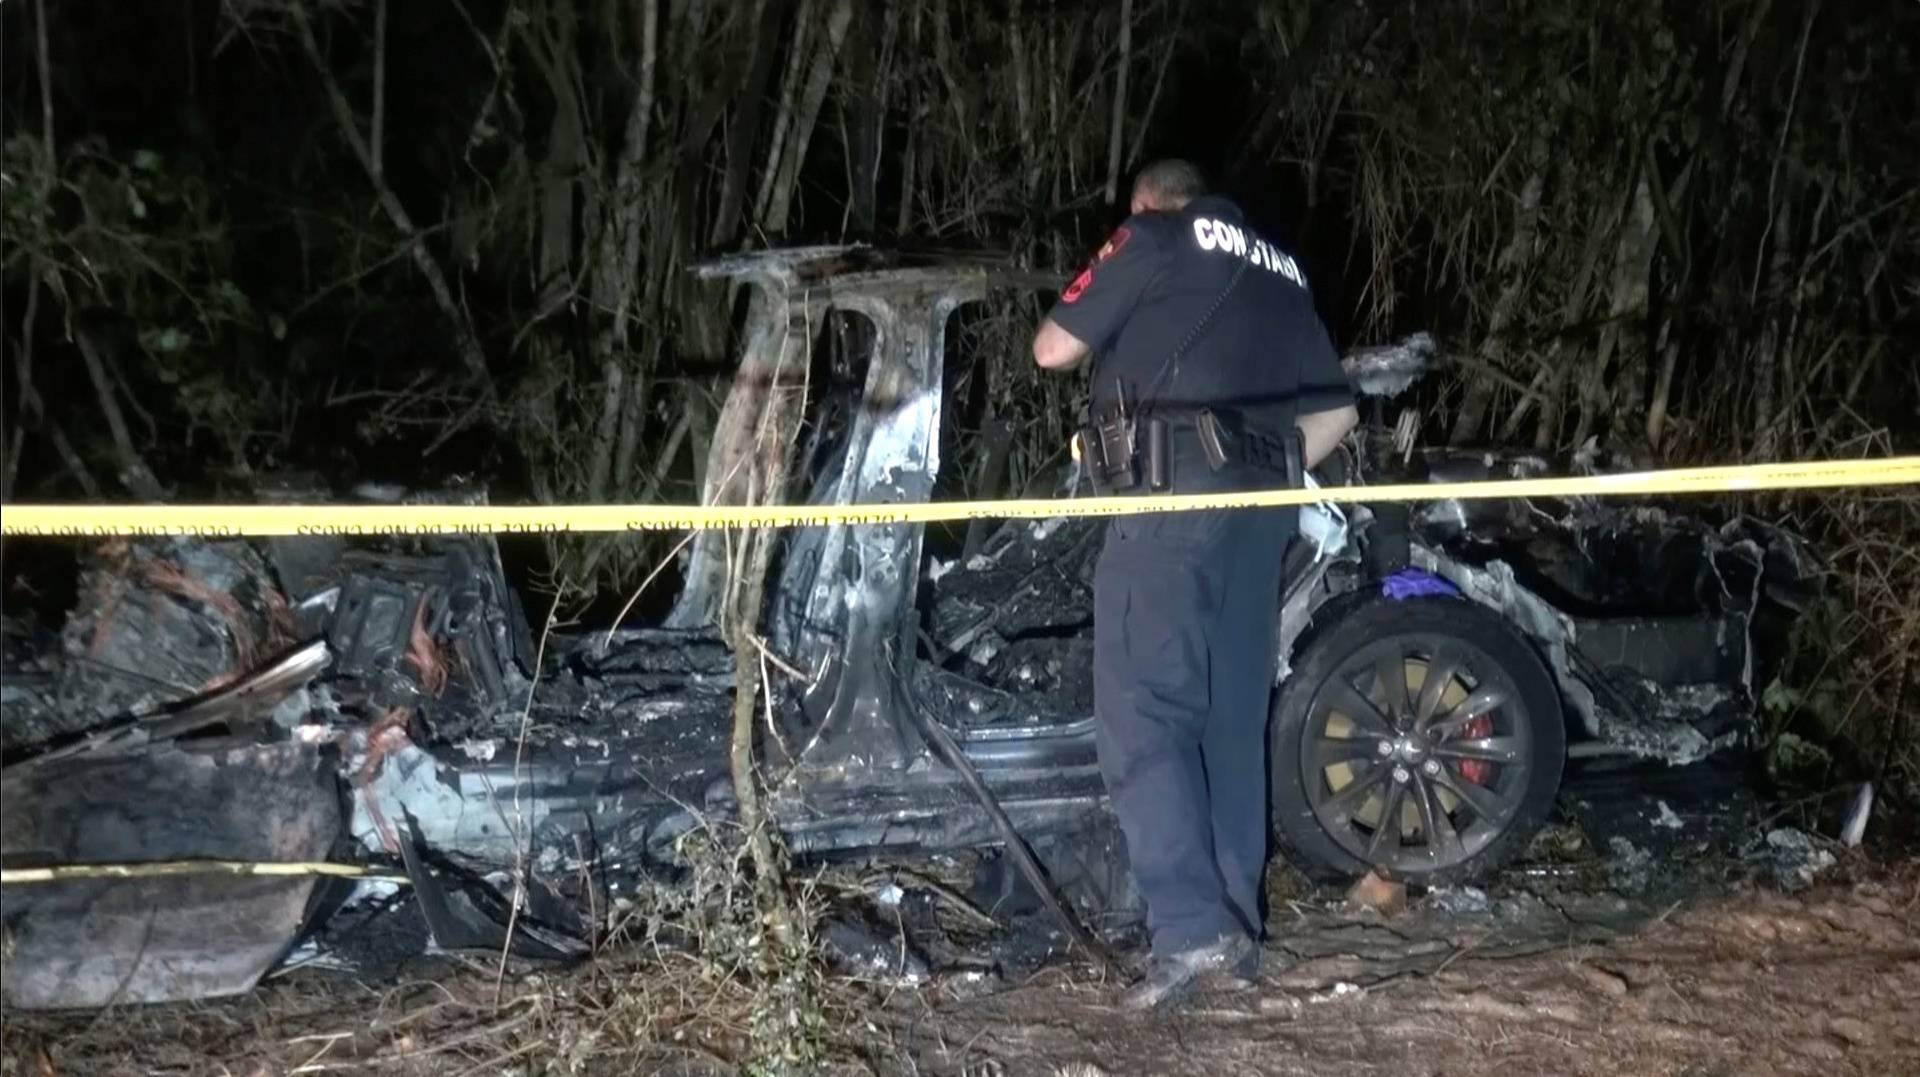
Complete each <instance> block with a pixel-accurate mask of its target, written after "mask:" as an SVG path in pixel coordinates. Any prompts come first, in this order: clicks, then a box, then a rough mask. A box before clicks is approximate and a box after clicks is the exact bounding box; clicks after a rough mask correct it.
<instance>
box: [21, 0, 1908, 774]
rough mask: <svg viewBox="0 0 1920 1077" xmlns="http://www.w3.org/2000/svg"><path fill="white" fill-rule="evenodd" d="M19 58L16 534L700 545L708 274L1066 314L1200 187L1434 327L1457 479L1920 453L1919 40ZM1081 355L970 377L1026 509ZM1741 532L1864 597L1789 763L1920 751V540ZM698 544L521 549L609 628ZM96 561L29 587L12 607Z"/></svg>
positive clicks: (652, 27)
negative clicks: (848, 273)
mask: <svg viewBox="0 0 1920 1077" xmlns="http://www.w3.org/2000/svg"><path fill="white" fill-rule="evenodd" d="M43 18H44V23H43V22H42V19H43ZM0 35H3V36H4V41H3V42H0V51H3V55H0V63H3V64H4V68H3V69H0V92H4V99H5V100H4V122H5V124H6V137H5V158H4V176H0V199H3V205H4V224H5V235H4V242H5V247H4V252H3V254H0V257H3V262H0V264H3V265H4V280H3V281H0V288H3V289H4V294H3V296H0V299H3V300H4V311H3V312H0V348H4V352H5V360H4V366H5V369H4V371H0V391H4V394H5V396H4V405H0V421H4V424H5V425H4V436H3V438H0V440H3V442H4V444H3V445H0V449H3V450H4V452H5V459H4V465H3V470H0V498H4V499H5V500H9V501H15V500H33V501H51V500H78V499H84V500H129V501H131V500H151V499H175V500H191V499H198V498H213V497H238V498H242V499H244V498H247V497H249V496H251V493H250V492H251V491H253V490H255V489H256V488H257V484H258V483H259V481H260V480H261V478H262V477H263V476H265V475H269V474H273V473H278V472H284V471H304V472H308V473H311V474H312V475H314V476H315V477H317V479H318V480H319V481H321V482H322V483H324V484H327V485H330V486H332V487H333V488H335V489H336V490H338V489H344V488H345V487H346V486H348V485H349V484H351V483H354V482H360V481H370V480H377V481H390V482H403V483H417V482H426V483H433V482H440V481H443V480H446V479H448V478H449V477H453V476H464V477H469V478H472V479H475V480H478V481H481V482H484V483H486V484H487V485H488V486H489V488H490V491H491V494H492V496H493V497H494V498H495V499H496V500H498V501H502V502H513V501H589V500H590V501H608V500H612V501H649V500H654V501H661V500H664V501H677V502H685V501H692V500H694V499H695V498H697V496H698V487H697V481H698V478H699V465H698V461H699V460H700V459H702V458H703V457H704V455H705V451H706V444H707V439H709V438H710V437H711V432H712V429H713V417H714V415H715V413H716V411H717V409H718V406H719V403H720V401H721V400H722V399H723V398H724V396H725V393H726V391H727V387H728V383H729V375H730V359H729V356H730V354H731V350H730V349H731V347H732V344H733V340H732V339H731V337H730V332H731V331H732V329H733V328H734V327H735V326H736V325H737V321H738V310H737V306H730V305H729V303H728V302H727V296H726V295H725V293H724V292H723V291H721V290H717V289H714V288H711V287H708V286H705V285H700V284H697V283H696V282H694V281H693V280H692V279H691V277H690V275H689V274H687V273H685V272H684V267H685V266H686V264H687V263H688V262H689V261H691V260H692V259H694V258H696V257H698V256H699V255H700V254H703V253H708V252H713V251H719V250H734V249H741V248H746V247H755V246H762V245H769V244H778V243H789V242H820V241H827V242H837V241H841V240H850V239H860V240H867V241H871V242H875V243H879V244H901V245H911V246H928V247H955V248H963V249H984V250H994V251H1001V252H1006V253H1008V254H1009V255H1011V256H1013V257H1016V258H1020V259H1024V260H1027V261H1029V262H1031V263H1033V264H1037V265H1043V266H1048V267H1051V268H1053V269H1057V270H1065V269H1067V268H1069V267H1072V266H1074V265H1076V264H1078V263H1079V262H1080V261H1082V260H1083V259H1085V258H1086V257H1087V256H1088V254H1089V253H1090V252H1091V251H1092V250H1093V249H1094V248H1096V247H1097V246H1098V244H1099V242H1100V240H1101V239H1102V238H1103V236H1104V234H1105V232H1106V230H1107V229H1109V228H1110V227H1111V226H1112V225H1113V224H1115V223H1117V221H1118V220H1119V218H1120V216H1121V215H1122V211H1121V207H1120V206H1119V205H1116V204H1115V203H1114V202H1113V201H1110V200H1109V199H1108V198H1107V197H1105V195H1104V191H1103V188H1104V186H1105V185H1106V183H1107V182H1108V179H1109V175H1110V174H1114V175H1116V176H1117V179H1118V189H1119V191H1120V192H1121V194H1120V198H1119V201H1120V202H1121V203H1124V192H1125V187H1126V182H1127V179H1128V177H1129V176H1130V175H1131V172H1132V170H1133V169H1134V168H1135V167H1137V166H1138V165H1139V164H1141V163H1144V162H1145V161H1146V160H1148V159H1151V158H1153V157H1156V156H1161V155H1167V154H1179V155H1187V156H1191V157H1193V158H1194V159H1195V160H1197V161H1198V162H1199V163H1201V164H1202V165H1203V166H1205V167H1207V168H1209V169H1210V170H1212V171H1213V173H1214V174H1215V175H1216V177H1217V178H1218V179H1219V181H1220V183H1221V185H1222V186H1223V187H1225V188H1226V190H1227V191H1228V192H1229V193H1231V194H1233V195H1235V196H1236V197H1238V198H1240V199H1241V200H1242V201H1243V202H1244V203H1245V204H1246V205H1247V206H1248V208H1249V210H1250V211H1251V212H1252V214H1253V215H1254V217H1255V218H1256V220H1258V221H1259V222H1261V223H1262V224H1263V226H1264V227H1265V228H1266V229H1267V230H1268V232H1269V234H1271V235H1273V236H1275V237H1277V238H1279V239H1281V240H1282V241H1284V242H1286V243H1288V244H1290V245H1292V246H1294V247H1295V248H1296V249H1297V250H1298V251H1299V252H1300V254H1301V257H1302V260H1303V262H1304V263H1305V264H1306V266H1307V268H1308V269H1309V273H1310V279H1311V281H1312V283H1313V285H1314V287H1315V290H1316V296H1317V300H1318V302H1319V305H1320V307H1321V310H1322V312H1323V314H1324V316H1325V317H1326V319H1327V321H1328V323H1329V326H1330V327H1331V328H1332V330H1333V332H1334V335H1335V338H1336V341H1337V342H1338V343H1339V344H1340V345H1341V346H1342V347H1343V348H1347V347H1352V346H1357V345H1365V344H1372V343H1381V342H1386V341H1390V340H1392V339H1395V338H1396V337H1398V336H1401V335H1404V334H1406V333H1409V332H1413V331H1416V330H1428V331H1431V332H1432V333H1434V334H1435V336H1436V337H1437V338H1438V339H1439V340H1440V342H1441V348H1442V351H1443V353H1444V355H1445V358H1446V363H1445V365H1444V366H1443V369H1442V372H1441V376H1439V377H1437V378H1435V379H1433V380H1432V384H1430V385H1428V386H1426V387H1425V388H1424V389H1423V390H1422V392H1421V394H1420V395H1419V398H1418V400H1417V401H1415V406H1417V407H1418V408H1419V409H1420V414H1421V417H1422V436H1423V437H1424V438H1425V439H1426V440H1428V441H1433V442H1437V441H1446V442H1452V443H1455V444H1483V443H1505V444H1515V445H1519V446H1523V447H1532V448H1534V449H1537V450H1539V451H1541V452H1543V453H1546V454H1549V455H1553V456H1557V457H1560V458H1562V459H1565V458H1567V457H1569V456H1570V455H1572V454H1574V453H1576V452H1581V451H1583V450H1584V451H1585V452H1587V453H1598V454H1601V456H1602V457H1603V458H1604V459H1608V460H1611V461H1615V462H1632V463H1638V464H1643V465H1665V464H1673V465H1679V464H1690V463H1704V462H1715V463H1718V462H1736V461H1740V460H1761V459H1788V458H1812V457H1826V456H1860V455H1868V454H1875V453H1880V454H1888V453H1902V452H1913V451H1915V450H1916V448H1920V418H1917V416H1920V365H1917V364H1916V362H1915V352H1916V348H1915V343H1916V337H1917V336H1920V334H1917V333H1916V328H1920V326H1917V324H1916V309H1917V308H1920V256H1917V255H1916V251H1920V243H1917V242H1916V239H1920V196H1916V191H1917V190H1920V185H1917V184H1916V180H1920V167H1917V166H1916V159H1915V158H1916V153H1917V152H1920V151H1917V150H1916V147H1920V89H1917V87H1920V79H1917V78H1916V77H1915V76H1916V73H1917V72H1916V55H1915V52H1916V48H1917V47H1920V6H1916V5H1914V4H1911V3H1900V4H1882V5H1840V4H1835V3H1831V2H1827V3H1785V2H1770V0H1707V2H1704V3H1691V2H1685V3H1683V2H1667V3H1648V4H1598V5H1589V4H1583V3H1577V2H1574V0H1549V2H1547V3H1542V4H1533V3H1521V2H1519V0H1474V2H1460V3H1451V4H1442V3H1422V4H1415V3H1378V2H1373V3H1353V4H1323V3H1313V2H1310V0H1266V2H1259V3H1247V4H1207V3H1200V2H1197V0H1196V2H1182V0H1127V2H1125V3H1121V2H1117V0H1116V2H1106V3H1094V2H1083V0H1023V2H1013V0H998V2H994V3H961V2H957V0H925V2H923V3H901V4H886V3H880V2H877V0H738V2H721V0H579V2H573V0H407V2H396V0H154V2H149V3H125V2H124V0H7V2H6V3H5V4H4V5H0ZM42 35H44V46H43V43H42ZM1123 75H1124V78H1123V77H1122V76H1123ZM1123 82H1124V88H1123V85H1122V83H1123ZM43 87H47V88H48V89H50V95H49V94H47V93H44V92H43ZM1116 113H1117V116H1118V120H1119V124H1118V131H1119V138H1118V139H1117V140H1115V139H1114V138H1113V131H1114V130H1115V128H1114V122H1115V117H1116ZM49 119H50V120H51V124H52V126H51V131H49V130H48V129H47V122H48V120H49ZM362 151H364V152H362ZM1116 163H1117V166H1118V167H1117V170H1116V169H1115V168H1114V165H1115V164H1116ZM1038 314H1039V308H1038V307H1037V306H1032V305H1029V306H1027V307H1024V308H1023V307H1018V306H1011V307H1009V308H1008V309H1005V310H996V311H995V312H993V315H992V316H990V317H985V318H980V319H978V320H977V322H976V323H974V324H972V325H970V328H969V331H968V332H967V333H965V334H962V335H961V340H962V346H961V348H960V351H959V354H958V355H957V357H955V358H951V359H950V362H952V363H954V364H955V365H956V371H957V372H956V374H955V376H956V377H958V378H962V379H971V380H968V381H967V385H968V388H969V391H968V392H967V393H966V394H965V396H964V399H965V401H966V403H965V405H964V407H962V408H960V409H958V412H957V413H956V414H955V415H953V417H952V422H953V424H954V427H955V429H956V434H955V435H954V436H955V437H956V438H957V439H958V448H959V450H960V452H961V453H962V454H964V452H965V451H966V450H967V449H968V448H969V447H971V446H974V445H976V444H977V438H978V437H979V432H980V431H982V430H984V429H985V428H986V426H987V424H988V422H989V420H990V419H996V418H997V419H1000V420H1005V421H1008V422H1011V424H1012V427H1013V429H1014V430H1016V431H1017V432H1018V433H1017V440H1016V445H1015V447H1014V451H1013V456H1014V466H1013V473H1014V476H1015V477H1016V481H1017V480H1018V478H1019V477H1020V476H1023V475H1027V474H1029V473H1030V469H1032V468H1034V467H1037V466H1038V463H1039V461H1041V460H1043V459H1045V458H1046V457H1047V456H1049V455H1050V454H1051V453H1053V452H1054V451H1055V449H1056V448H1057V446H1058V445H1059V444H1060V443H1061V437H1062V434H1063V432H1064V423H1065V421H1066V418H1067V417H1068V416H1069V415H1070V414H1071V409H1072V405H1073V401H1074V395H1075V392H1076V387H1075V386H1073V385H1071V384H1069V383H1066V382H1064V381H1054V382H1048V381H1043V380H1042V379H1040V378H1039V377H1038V375H1037V374H1036V373H1035V372H1034V371H1033V370H1032V369H1031V365H1032V364H1031V363H1030V362H1029V361H1028V359H1027V355H1026V351H1025V341H1026V337H1027V334H1028V333H1030V331H1031V328H1032V326H1033V323H1034V320H1035V319H1036V318H1037V316H1038ZM943 481H944V480H943ZM954 482H955V483H957V486H956V488H955V493H956V494H959V495H965V494H971V493H980V492H982V491H981V490H980V489H978V488H977V487H976V486H975V485H974V480H973V479H972V478H971V477H970V476H962V477H960V478H957V479H955V480H954ZM1729 508H1738V509H1743V510H1746V511H1755V512H1761V513H1764V514H1767V515H1770V516H1774V517H1779V518H1784V519H1786V520H1787V521H1788V522H1790V523H1792V524H1794V525H1796V526H1798V527H1800V528H1801V529H1803V530H1804V531H1806V532H1807V533H1808V534H1809V535H1810V536H1811V537H1813V538H1814V539H1815V540H1816V541H1817V542H1819V543H1821V544H1822V548H1823V550H1824V552H1825V553H1826V554H1827V555H1828V556H1829V557H1830V558H1832V559H1833V564H1834V568H1835V579H1836V581H1837V586H1836V588H1835V596H1836V597H1835V600H1834V606H1833V608H1832V609H1831V610H1829V611H1826V612H1825V613H1824V614H1823V617H1825V618H1826V619H1825V620H1824V621H1820V622H1818V624H1819V628H1818V635H1819V636H1820V638H1822V639H1824V640H1825V641H1826V643H1825V644H1824V645H1823V646H1821V647H1820V648H1818V649H1817V650H1818V652H1819V653H1810V655H1809V658H1808V663H1809V665H1808V667H1807V668H1808V669H1817V670H1818V671H1819V672H1818V673H1817V674H1816V673H1808V674H1807V675H1806V676H1805V677H1804V678H1803V681H1802V683H1799V684H1798V686H1797V688H1798V690H1799V691H1800V695H1798V696H1796V697H1794V698H1796V699H1800V700H1806V701H1811V700H1815V699H1827V702H1824V703H1820V704H1818V705H1816V704H1815V703H1812V702H1804V703H1801V704H1794V705H1789V706H1788V707H1787V710H1786V711H1785V712H1783V715H1784V716H1783V717H1781V720H1782V721H1786V720H1789V719H1791V720H1793V721H1796V722H1806V721H1813V720H1817V721H1821V722H1827V723H1828V724H1833V723H1836V722H1839V723H1843V724H1844V723H1858V724H1861V725H1862V726H1863V727H1864V726H1868V725H1873V724H1874V723H1887V722H1891V721H1893V719H1894V715H1896V714H1898V713H1904V710H1905V709H1910V704H1911V701H1912V700H1913V699H1915V698H1920V697H1917V696H1916V695H1915V693H1916V692H1920V689H1916V688H1915V687H1914V684H1915V682H1916V681H1920V663H1916V662H1915V661H1914V658H1913V652H1914V650H1915V649H1916V641H1920V615H1916V612H1915V610H1914V609H1913V608H1912V605H1911V602H1910V598H1911V596H1912V595H1913V594H1914V593H1916V591H1920V587H1916V586H1915V584H1916V582H1917V581H1920V571H1916V565H1920V561H1917V560H1916V558H1917V557H1920V554H1916V552H1915V549H1916V547H1915V543H1916V542H1917V541H1920V508H1916V505H1915V502H1914V500H1913V499H1912V498H1911V497H1899V496H1875V497H1871V498H1868V497H1853V496H1835V497H1822V498H1800V499H1781V500H1777V501H1775V500H1756V501H1754V502H1752V503H1749V504H1743V505H1740V506H1729ZM663 552H664V547H661V546H659V545H658V544H657V543H654V544H628V545H627V546H626V547H623V548H621V549H618V550H609V549H605V548H598V547H596V546H595V545H594V544H592V543H566V542H556V543H552V544H549V545H546V546H542V547H539V548H537V549H536V548H520V547H515V548H513V549H512V550H510V555H511V556H512V557H513V558H514V560H515V564H516V566H519V567H521V568H523V569H524V570H525V571H526V572H527V573H528V574H530V575H533V576H544V577H552V576H555V575H559V574H561V572H562V571H563V570H567V571H578V572H581V573H584V575H585V577H586V578H587V580H588V584H587V586H588V587H589V589H590V590H595V591H599V592H604V593H618V592H621V591H623V590H624V589H630V588H631V586H632V585H633V584H634V583H635V582H637V580H638V579H639V578H640V577H641V576H642V575H644V574H645V572H646V571H647V569H648V568H649V567H650V566H651V565H652V564H653V563H654V562H656V561H657V560H658V559H659V557H660V556H661V555H662V553H663ZM52 561H57V557H56V556H55V555H52V554H50V553H48V552H47V551H45V550H44V549H35V550H28V549H24V548H22V549H18V550H9V552H8V557H7V561H6V568H5V573H6V577H7V579H6V585H7V588H8V598H9V601H10V603H13V604H27V605H31V604H33V602H34V601H35V596H39V597H41V598H44V597H45V596H47V595H49V594H57V593H58V589H59V586H60V585H59V584H58V583H57V582H55V581H56V577H57V576H58V574H59V570H58V567H57V565H54V564H52V563H51V562H52ZM1835 641H1838V642H1837V643H1836V642H1835ZM1822 692H1826V693H1827V694H1828V696H1830V697H1831V698H1828V696H1821V695H1820V693H1822ZM1862 698H1865V699H1868V700H1869V702H1868V703H1867V704H1866V709H1865V710H1862V709H1861V706H1860V705H1858V704H1859V700H1860V699H1862ZM1903 701H1904V702H1903ZM1823 707H1824V708H1827V710H1826V711H1824V712H1822V711H1821V708H1823ZM1867 711H1871V712H1873V714H1874V715H1877V716H1878V717H1875V718H1872V719H1869V718H1865V717H1861V715H1864V714H1866V713H1867ZM1809 714H1812V715H1813V717H1812V718H1809V717H1808V715H1809ZM1841 714H1844V715H1846V716H1848V717H1845V718H1844V719H1842V718H1838V717H1835V715H1841ZM1844 732H1846V733H1848V735H1853V734H1855V733H1859V732H1860V731H1859V730H1851V729H1849V730H1844ZM1862 735H1863V736H1864V735H1865V734H1862ZM1890 735H1891V734H1890ZM1902 735H1903V734H1902ZM1868 739H1875V738H1872V737H1869V738H1868ZM1896 739H1897V738H1896ZM1876 742H1877V740H1876Z"/></svg>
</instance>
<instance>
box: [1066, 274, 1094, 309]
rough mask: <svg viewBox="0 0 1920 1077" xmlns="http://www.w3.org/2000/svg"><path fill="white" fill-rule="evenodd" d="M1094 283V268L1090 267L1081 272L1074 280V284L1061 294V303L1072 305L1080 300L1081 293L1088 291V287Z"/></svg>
mask: <svg viewBox="0 0 1920 1077" xmlns="http://www.w3.org/2000/svg"><path fill="white" fill-rule="evenodd" d="M1092 283H1093V267H1092V266H1088V267H1087V268H1085V269H1083V270H1081V271H1080V275H1079V276H1077V277H1075V278H1073V283H1072V284H1069V285H1067V290H1066V291H1064V292H1061V293H1060V302H1062V303H1071V302H1073V301H1075V300H1077V299H1079V298H1080V293H1082V292H1084V291H1086V290H1087V285H1089V284H1092Z"/></svg>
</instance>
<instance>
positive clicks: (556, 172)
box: [520, 4, 587, 314]
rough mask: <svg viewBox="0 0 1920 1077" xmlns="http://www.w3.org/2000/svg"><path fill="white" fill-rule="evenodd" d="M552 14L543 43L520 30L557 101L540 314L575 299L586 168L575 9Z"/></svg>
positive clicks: (546, 184)
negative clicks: (577, 228)
mask: <svg viewBox="0 0 1920 1077" xmlns="http://www.w3.org/2000/svg"><path fill="white" fill-rule="evenodd" d="M553 11H554V16H553V23H554V27H555V29H554V31H553V32H552V33H550V34H548V35H545V38H544V40H536V39H535V37H534V34H533V32H532V30H531V29H529V28H527V27H526V26H524V25H523V26H522V27H521V30H520V34H521V37H522V39H523V40H524V41H525V42H526V44H527V49H528V51H529V52H530V53H532V55H533V58H534V63H535V64H536V65H537V66H538V67H539V68H540V70H541V72H542V73H543V74H544V75H545V76H546V78H547V90H548V92H549V93H551V94H552V95H553V123H552V128H551V130H550V132H549V133H548V135H547V152H546V157H545V159H544V160H543V161H542V162H541V166H540V240H539V242H540V249H539V257H538V260H537V263H536V264H537V265H538V270H537V272H538V273H539V275H540V277H539V280H538V281H537V282H536V291H537V293H538V295H539V297H540V300H539V311H540V313H541V314H549V313H552V312H553V311H556V310H558V309H560V307H561V306H563V305H564V304H565V303H566V302H567V299H568V297H569V296H570V295H571V294H572V293H573V250H574V238H573V233H574V219H575V217H574V206H575V194H576V191H577V190H578V189H579V187H580V182H581V177H582V174H583V172H584V170H585V169H586V167H587V134H586V128H585V121H584V119H583V116H582V113H581V111H580V97H579V94H578V93H577V92H575V86H576V85H577V82H576V79H577V72H576V71H575V69H574V65H575V63H576V60H575V40H576V36H577V35H576V32H575V22H574V17H573V8H572V7H571V6H570V5H567V4H560V5H557V6H556V7H554V9H553Z"/></svg>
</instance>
